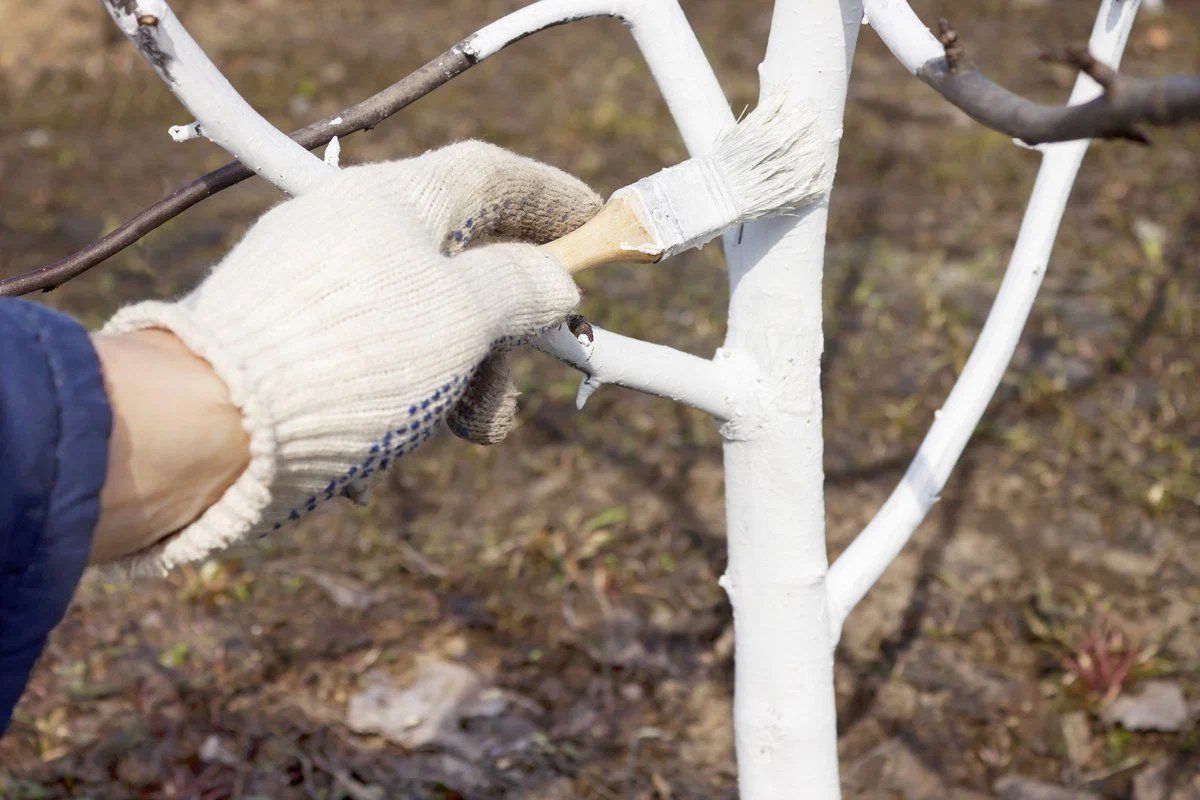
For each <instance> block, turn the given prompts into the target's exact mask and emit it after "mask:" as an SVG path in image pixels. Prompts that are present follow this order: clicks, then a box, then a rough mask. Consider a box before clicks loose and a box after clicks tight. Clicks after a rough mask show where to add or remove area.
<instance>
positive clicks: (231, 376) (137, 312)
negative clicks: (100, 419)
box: [100, 301, 279, 575]
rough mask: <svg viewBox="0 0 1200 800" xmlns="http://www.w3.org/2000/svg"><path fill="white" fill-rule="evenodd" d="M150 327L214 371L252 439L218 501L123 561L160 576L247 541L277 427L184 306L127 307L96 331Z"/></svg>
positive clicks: (257, 518) (259, 512)
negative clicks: (235, 476) (240, 467)
mask: <svg viewBox="0 0 1200 800" xmlns="http://www.w3.org/2000/svg"><path fill="white" fill-rule="evenodd" d="M148 328H158V329H164V330H168V331H170V332H171V333H172V334H174V335H175V336H176V337H177V338H178V339H179V340H180V341H181V342H183V344H184V345H185V346H186V347H187V348H188V349H189V350H191V351H192V352H193V353H195V354H196V355H197V356H199V357H200V358H203V359H204V360H205V361H207V362H208V363H209V364H210V365H211V366H212V368H213V371H214V372H215V373H216V375H217V377H219V378H220V379H221V380H222V381H223V382H224V383H225V386H226V387H227V388H228V390H229V396H230V400H231V401H232V402H233V404H234V405H235V406H236V407H237V408H238V409H239V410H240V411H241V414H242V427H243V428H244V429H245V431H246V433H247V434H248V436H249V439H250V442H249V448H250V463H249V465H248V466H247V467H246V470H245V472H243V473H242V474H241V476H239V477H238V479H237V480H236V481H234V483H233V485H232V486H230V487H229V488H228V489H227V490H226V491H225V494H224V495H222V496H221V498H220V500H218V501H217V502H216V503H214V504H213V505H212V506H210V507H209V508H208V509H206V510H205V512H204V513H203V514H201V515H200V517H199V518H197V519H196V520H195V521H194V522H192V523H191V524H190V525H187V526H186V527H184V528H183V529H181V530H179V531H177V532H175V533H173V534H171V535H169V536H167V537H166V538H164V539H163V540H162V541H160V542H157V543H156V544H154V545H152V546H151V547H149V548H146V549H145V550H143V551H141V552H140V553H136V554H134V555H133V556H131V557H130V558H129V559H128V561H127V566H128V567H129V569H130V571H131V572H132V573H133V574H137V575H141V574H155V575H162V574H165V573H166V572H167V570H169V569H170V568H171V567H173V566H175V565H177V564H183V563H186V562H189V561H196V560H199V559H201V558H204V557H205V556H207V555H209V554H210V553H213V552H215V551H217V550H223V549H225V548H227V547H229V546H231V545H233V544H236V543H237V542H239V541H241V540H243V539H245V538H246V537H247V536H248V535H249V533H250V532H251V531H252V530H253V529H254V528H255V527H256V526H258V525H259V524H260V523H261V521H262V520H263V518H264V514H265V512H266V510H267V508H268V507H269V506H270V504H271V497H272V485H273V484H274V482H275V477H276V475H277V474H278V467H279V465H278V464H277V463H276V454H277V452H278V448H277V447H276V438H275V426H274V424H273V422H272V420H271V418H270V414H269V412H268V410H267V408H266V407H265V404H264V403H263V402H262V401H261V400H260V398H259V397H257V396H256V394H255V392H254V389H253V385H252V381H251V379H250V377H249V376H248V375H247V374H246V372H245V370H244V369H243V367H242V364H241V363H240V362H239V361H238V359H237V358H236V357H235V356H234V355H233V354H232V353H230V352H229V351H228V350H227V349H226V348H224V347H222V346H221V344H220V343H219V342H218V341H217V340H216V339H215V338H214V337H213V336H211V335H210V334H209V333H208V331H207V330H206V328H205V327H204V326H203V325H202V324H201V323H200V322H199V321H197V320H196V319H195V317H194V315H193V314H192V313H191V312H190V311H188V310H187V309H186V308H185V307H184V306H182V305H179V304H173V303H161V302H153V301H151V302H145V303H138V304H137V305H133V306H128V307H126V308H124V309H122V310H121V311H119V312H118V313H117V314H116V316H114V317H113V318H112V319H111V320H109V321H108V323H107V324H106V325H105V326H104V328H103V329H102V330H101V331H100V332H101V333H103V334H113V335H115V334H122V333H131V332H133V331H138V330H145V329H148Z"/></svg>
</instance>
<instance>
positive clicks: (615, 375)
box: [531, 317, 760, 427]
mask: <svg viewBox="0 0 1200 800" xmlns="http://www.w3.org/2000/svg"><path fill="white" fill-rule="evenodd" d="M531 344H532V345H533V346H534V347H536V348H537V349H538V350H541V351H542V352H544V353H547V354H549V355H551V356H554V357H555V358H557V359H558V360H559V361H562V362H563V363H565V364H568V365H570V366H572V367H574V368H575V369H577V370H579V371H580V372H582V373H584V376H585V377H584V380H583V383H582V384H581V385H580V387H579V394H578V396H577V397H576V401H575V402H576V406H577V407H579V408H582V407H583V404H584V403H585V402H587V399H588V398H589V397H590V396H591V395H592V394H593V393H594V392H595V391H596V390H597V389H599V388H600V387H601V386H602V385H604V384H606V383H611V384H613V385H615V386H624V387H625V388H627V389H635V390H637V391H639V392H645V393H646V394H652V395H657V396H659V397H666V398H669V399H671V400H674V401H676V402H679V403H683V404H685V405H688V406H691V407H692V408H696V409H699V410H701V411H705V412H707V413H709V414H711V415H712V416H713V417H715V418H716V419H717V420H718V421H719V422H724V423H729V422H730V421H731V420H734V419H735V418H736V419H737V421H738V423H739V425H741V426H742V427H747V426H749V425H750V424H751V423H752V421H753V420H756V419H757V418H758V416H759V415H758V410H759V406H760V403H759V401H758V400H757V399H756V397H755V394H754V392H755V386H756V381H755V380H754V373H753V370H752V369H751V368H750V367H749V366H748V365H747V364H746V363H744V361H743V360H741V359H738V358H736V357H735V355H734V354H733V353H731V352H730V351H727V350H722V351H719V352H718V353H717V357H716V358H714V359H712V360H711V361H710V360H708V359H705V358H701V357H700V356H694V355H692V354H690V353H684V352H683V351H681V350H676V349H675V348H673V347H667V346H666V345H661V344H653V343H651V342H644V341H642V340H640V339H633V338H630V337H628V336H622V335H621V334H619V333H613V332H611V331H606V330H603V329H601V328H599V327H597V326H593V325H590V324H588V323H587V322H585V321H584V320H583V318H582V317H575V318H573V319H572V320H569V321H568V322H567V323H566V324H564V325H559V326H557V327H554V328H551V329H550V330H548V331H546V332H545V333H543V334H542V335H541V336H539V337H537V338H536V339H534V340H533V341H532V342H531Z"/></svg>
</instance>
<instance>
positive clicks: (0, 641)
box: [0, 298, 112, 734]
mask: <svg viewBox="0 0 1200 800" xmlns="http://www.w3.org/2000/svg"><path fill="white" fill-rule="evenodd" d="M111 428H112V416H111V413H110V410H109V405H108V399H107V397H106V396H105V393H104V382H103V380H102V379H101V374H100V364H99V361H98V360H97V358H96V352H95V350H94V349H93V348H92V343H91V340H90V339H89V338H88V335H87V332H86V331H85V330H84V329H83V328H82V327H81V326H80V325H79V323H77V322H75V321H73V320H72V319H70V318H69V317H66V316H64V315H62V314H58V313H56V312H54V311H50V310H49V309H46V308H43V307H42V306H38V305H34V304H32V303H26V302H23V301H20V300H11V299H5V298H0V734H3V732H4V730H5V729H6V728H7V727H8V723H9V719H10V717H11V715H12V709H13V706H14V705H15V704H16V702H17V699H18V698H19V697H20V696H21V692H22V691H23V690H24V688H25V683H26V681H27V680H28V679H29V673H30V670H32V669H33V665H34V662H35V661H37V658H38V655H39V654H40V653H41V652H42V648H43V647H44V646H45V643H46V637H47V635H48V634H49V633H50V630H51V629H52V628H53V627H54V626H55V625H57V624H58V623H59V621H60V620H61V619H62V617H63V615H64V614H65V613H66V610H67V604H68V603H69V602H70V600H71V595H72V594H74V592H75V587H76V585H77V584H78V583H79V578H80V576H81V575H82V574H83V568H84V566H85V565H86V563H87V557H88V551H89V550H90V548H91V543H92V532H93V530H94V529H95V526H96V521H97V519H98V518H99V516H100V489H101V487H103V485H104V476H105V470H106V468H107V465H108V438H109V433H110V431H111Z"/></svg>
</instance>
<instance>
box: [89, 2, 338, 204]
mask: <svg viewBox="0 0 1200 800" xmlns="http://www.w3.org/2000/svg"><path fill="white" fill-rule="evenodd" d="M101 2H102V3H103V5H104V7H105V9H106V10H107V11H108V13H109V16H111V17H112V18H113V21H114V22H116V23H117V27H119V28H120V29H121V32H122V33H124V34H125V36H126V37H127V38H128V39H129V40H130V42H132V43H133V44H134V46H136V47H137V48H138V49H139V50H140V51H142V53H143V55H146V56H147V60H148V61H150V64H151V66H153V67H154V69H155V71H156V72H158V75H159V77H160V78H162V79H163V82H164V83H165V84H166V85H167V87H168V88H169V89H170V90H171V91H172V92H173V93H174V94H175V96H176V97H178V98H179V101H180V102H181V103H183V104H184V106H186V107H187V109H188V111H190V112H191V113H192V115H193V116H194V117H195V118H196V122H195V123H192V125H190V126H188V125H185V126H177V127H176V128H175V130H174V133H173V136H175V137H176V141H185V140H186V139H187V138H191V137H190V135H189V133H188V131H187V129H188V128H192V129H193V131H194V126H195V125H197V124H198V125H199V126H200V130H201V132H202V135H203V136H205V137H207V138H208V139H209V140H211V141H212V142H213V144H216V145H218V146H220V147H221V148H223V149H224V150H226V151H227V152H228V153H230V154H231V155H233V156H234V157H235V158H238V159H240V160H241V162H242V163H243V164H245V165H246V166H248V167H250V169H252V170H254V171H255V172H256V173H258V174H259V175H261V176H262V177H263V178H265V179H267V180H268V181H270V182H271V183H273V184H274V185H275V186H277V187H279V188H280V189H282V190H283V191H285V192H287V193H288V194H292V195H295V194H300V193H301V192H303V191H305V190H306V189H308V188H310V187H312V186H315V185H316V184H317V183H319V182H320V181H322V180H324V179H325V178H326V177H328V176H329V175H330V174H332V172H333V168H332V167H330V166H329V165H327V164H326V163H325V162H323V161H322V160H321V159H320V158H318V157H316V156H314V155H313V154H312V153H310V152H308V151H307V150H305V149H304V148H303V147H301V146H300V145H298V144H296V143H295V142H293V141H292V140H291V139H290V138H288V136H287V134H285V133H283V132H282V131H280V130H279V129H278V128H276V127H275V126H274V125H272V124H271V123H270V122H268V121H267V120H265V119H263V118H262V116H260V115H259V113H258V112H257V111H255V110H254V109H253V108H252V107H251V106H250V104H249V103H247V102H246V101H245V100H244V99H242V96H241V95H240V94H238V92H237V90H236V89H234V88H233V86H232V85H231V84H230V83H229V81H228V80H226V79H225V76H224V75H222V74H221V71H220V70H219V69H217V67H216V66H215V65H214V64H213V63H212V61H210V60H209V58H208V56H207V55H205V54H204V51H203V50H202V49H201V48H200V45H198V44H196V42H195V40H194V39H192V37H191V35H190V34H188V32H187V30H186V29H185V28H184V27H183V23H181V22H180V21H179V18H178V17H176V16H175V13H174V12H173V11H171V8H170V7H169V6H168V5H167V4H166V2H164V0H137V2H136V3H118V2H115V1H114V0H101ZM151 21H152V22H151ZM148 48H152V50H151V52H154V53H157V54H158V57H157V58H152V57H151V56H150V55H149V54H147V50H148ZM179 137H183V138H179Z"/></svg>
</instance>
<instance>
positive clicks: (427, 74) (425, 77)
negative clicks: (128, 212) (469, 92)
mask: <svg viewBox="0 0 1200 800" xmlns="http://www.w3.org/2000/svg"><path fill="white" fill-rule="evenodd" d="M468 41H469V40H468ZM463 45H464V42H460V43H459V44H456V45H455V46H454V47H451V48H450V49H449V50H447V51H446V52H444V53H442V54H441V55H440V56H438V57H437V58H435V59H433V60H432V61H430V62H428V63H427V64H425V65H424V66H422V67H421V68H419V69H418V70H416V71H415V72H413V73H412V74H410V75H408V76H406V77H404V78H402V79H401V80H399V81H397V82H396V83H394V84H392V85H391V86H389V87H388V88H386V89H384V90H383V91H381V92H379V93H378V94H375V95H372V96H371V97H369V98H368V99H366V100H364V101H362V102H361V103H356V104H355V105H352V106H350V107H348V108H344V109H342V110H341V111H338V112H337V113H335V114H330V115H329V116H327V117H325V118H324V119H321V120H319V121H317V122H314V123H312V124H311V125H306V126H305V127H303V128H301V129H300V130H298V131H295V132H294V133H292V134H291V138H292V139H293V140H294V141H295V142H297V143H298V144H299V145H300V146H301V147H304V148H305V149H308V150H311V149H313V148H316V147H321V146H323V145H325V144H328V143H329V141H330V140H331V139H333V137H335V136H338V137H342V136H348V135H349V134H352V133H355V132H357V131H363V130H371V129H372V128H374V127H375V126H376V125H378V124H379V123H380V122H382V121H384V120H385V119H387V118H388V117H390V116H392V115H393V114H395V113H396V112H398V111H400V110H401V109H402V108H404V107H405V106H408V105H410V104H411V103H413V102H415V101H417V100H419V99H420V98H422V97H424V96H425V95H427V94H429V93H430V92H432V91H433V90H434V89H436V88H437V87H439V86H441V85H442V84H444V83H446V82H447V81H449V80H450V79H451V78H454V77H455V76H457V75H459V74H461V73H463V72H465V71H466V70H468V69H470V68H471V67H472V66H474V65H475V64H476V63H477V62H476V59H475V58H474V57H473V56H471V55H469V54H468V52H466V50H465V49H464V46H463ZM253 175H254V172H253V171H251V170H250V168H249V167H247V166H245V165H244V164H242V163H241V162H240V161H231V162H230V163H228V164H226V165H225V166H223V167H221V168H219V169H216V170H213V171H212V172H209V173H208V174H206V175H202V176H201V177H199V178H197V179H195V180H194V181H191V182H190V183H187V184H185V185H183V186H181V187H179V188H178V189H176V190H175V191H173V192H171V193H170V194H169V195H167V196H166V197H164V198H162V199H161V200H159V201H158V202H156V203H154V204H153V205H151V206H150V207H148V208H146V209H144V210H142V211H141V212H139V213H138V214H137V215H136V216H134V217H133V218H131V219H129V220H127V221H125V222H124V223H122V224H121V225H120V226H118V227H117V228H115V229H113V230H112V231H111V232H110V233H108V234H106V235H105V236H103V237H102V238H100V239H98V240H96V241H95V242H92V243H91V244H89V245H88V246H87V247H84V248H83V249H82V250H80V251H78V252H76V253H72V254H71V255H69V256H67V257H66V258H62V259H59V260H58V261H55V262H54V263H52V264H47V265H46V266H44V267H38V268H37V269H34V270H31V271H29V272H25V273H22V274H20V275H15V276H13V277H11V278H6V279H4V280H0V296H16V295H22V294H29V293H30V292H36V291H39V290H41V291H45V292H48V291H50V290H51V289H55V288H57V287H58V286H61V285H62V284H63V283H65V282H66V281H69V280H71V279H72V278H75V277H78V276H79V275H82V274H83V273H84V272H87V271H88V270H89V269H91V268H92V267H94V266H96V265H97V264H99V263H100V262H102V261H104V260H106V259H108V258H111V257H112V256H114V255H116V254H117V253H119V252H121V251H122V250H124V249H125V248H126V247H129V246H130V245H132V244H133V243H135V242H137V241H138V240H139V239H141V238H142V237H143V236H145V235H146V234H148V233H150V232H151V231H153V230H155V229H156V228H158V227H160V226H161V225H163V224H165V223H166V222H168V221H169V220H171V219H174V218H175V217H177V216H179V215H180V214H182V213H183V212H184V211H186V210H188V209H189V208H191V207H192V206H194V205H196V204H197V203H199V202H200V201H202V200H204V199H205V198H208V197H212V196H213V195H214V194H216V193H217V192H220V191H222V190H224V189H228V188H229V187H231V186H236V185H237V184H239V183H241V182H242V181H244V180H246V179H247V178H250V177H252V176H253Z"/></svg>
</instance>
